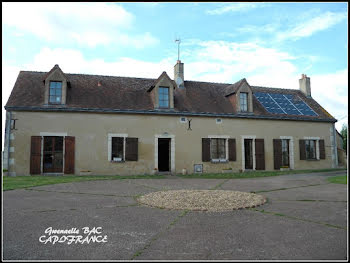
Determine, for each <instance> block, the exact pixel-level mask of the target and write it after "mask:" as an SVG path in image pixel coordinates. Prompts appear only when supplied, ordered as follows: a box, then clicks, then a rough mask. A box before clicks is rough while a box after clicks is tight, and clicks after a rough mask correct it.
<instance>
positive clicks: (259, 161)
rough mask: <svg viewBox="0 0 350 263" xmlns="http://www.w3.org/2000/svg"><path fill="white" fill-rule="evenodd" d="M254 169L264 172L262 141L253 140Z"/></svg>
mask: <svg viewBox="0 0 350 263" xmlns="http://www.w3.org/2000/svg"><path fill="white" fill-rule="evenodd" d="M255 160H256V162H255V164H256V165H255V169H256V170H265V149H264V139H255Z"/></svg>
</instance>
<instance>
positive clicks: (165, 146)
mask: <svg viewBox="0 0 350 263" xmlns="http://www.w3.org/2000/svg"><path fill="white" fill-rule="evenodd" d="M158 170H159V172H169V171H170V139H167V138H166V139H164V138H159V139H158Z"/></svg>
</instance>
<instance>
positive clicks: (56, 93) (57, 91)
mask: <svg viewBox="0 0 350 263" xmlns="http://www.w3.org/2000/svg"><path fill="white" fill-rule="evenodd" d="M61 101H62V82H60V81H50V89H49V103H50V104H61Z"/></svg>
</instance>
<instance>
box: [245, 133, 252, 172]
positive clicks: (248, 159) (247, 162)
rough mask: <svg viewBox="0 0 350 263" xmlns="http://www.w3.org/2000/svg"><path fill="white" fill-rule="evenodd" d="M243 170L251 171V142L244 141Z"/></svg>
mask: <svg viewBox="0 0 350 263" xmlns="http://www.w3.org/2000/svg"><path fill="white" fill-rule="evenodd" d="M244 157H245V169H253V140H252V139H244Z"/></svg>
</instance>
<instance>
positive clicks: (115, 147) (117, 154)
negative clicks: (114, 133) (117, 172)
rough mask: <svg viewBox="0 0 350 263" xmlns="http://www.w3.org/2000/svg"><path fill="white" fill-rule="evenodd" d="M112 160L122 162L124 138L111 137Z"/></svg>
mask: <svg viewBox="0 0 350 263" xmlns="http://www.w3.org/2000/svg"><path fill="white" fill-rule="evenodd" d="M111 152H112V156H111V157H112V158H111V160H112V161H114V162H121V161H124V138H123V137H112V151H111Z"/></svg>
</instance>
